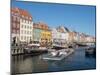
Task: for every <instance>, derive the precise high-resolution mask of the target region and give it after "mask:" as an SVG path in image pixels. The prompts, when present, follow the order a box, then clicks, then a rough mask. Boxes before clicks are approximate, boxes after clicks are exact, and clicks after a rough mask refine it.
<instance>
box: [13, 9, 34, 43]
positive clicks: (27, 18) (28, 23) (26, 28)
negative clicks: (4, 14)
mask: <svg viewBox="0 0 100 75" xmlns="http://www.w3.org/2000/svg"><path fill="white" fill-rule="evenodd" d="M11 12H12V13H11V16H13V18H12V21H11V22H12V23H11V27H12V38H15V37H16V38H17V39H18V40H19V42H21V43H23V42H27V43H29V42H30V41H31V40H32V26H33V21H32V16H31V15H30V13H29V12H28V11H26V10H23V9H20V8H12V9H11ZM13 20H16V21H13ZM13 26H15V28H16V29H15V28H14V27H13ZM15 32H16V33H15ZM13 33H15V34H13ZM15 35H16V36H15ZM17 35H18V36H17ZM12 40H13V39H12Z"/></svg>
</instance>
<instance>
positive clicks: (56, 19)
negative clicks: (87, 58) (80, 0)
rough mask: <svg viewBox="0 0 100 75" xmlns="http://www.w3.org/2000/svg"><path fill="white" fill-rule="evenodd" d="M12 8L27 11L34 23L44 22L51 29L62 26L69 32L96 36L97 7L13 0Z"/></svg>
mask: <svg viewBox="0 0 100 75" xmlns="http://www.w3.org/2000/svg"><path fill="white" fill-rule="evenodd" d="M11 7H18V8H21V9H24V10H27V11H28V12H29V13H30V14H31V15H32V17H33V22H44V23H46V24H47V25H48V26H49V27H51V28H53V27H58V26H60V25H62V26H65V27H67V28H68V29H69V30H72V31H77V32H81V33H85V34H88V35H91V36H95V27H96V7H95V6H90V5H75V4H74V5H73V4H57V3H39V2H25V1H15V0H12V3H11Z"/></svg>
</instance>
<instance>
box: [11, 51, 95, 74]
mask: <svg viewBox="0 0 100 75" xmlns="http://www.w3.org/2000/svg"><path fill="white" fill-rule="evenodd" d="M41 58H42V55H40V56H26V55H20V56H13V57H12V73H36V72H48V71H49V72H53V71H70V70H84V69H95V68H96V59H95V57H94V56H87V55H85V50H84V49H77V50H76V51H75V52H74V53H73V54H71V55H70V56H68V57H66V58H65V59H64V60H61V61H48V60H43V59H41Z"/></svg>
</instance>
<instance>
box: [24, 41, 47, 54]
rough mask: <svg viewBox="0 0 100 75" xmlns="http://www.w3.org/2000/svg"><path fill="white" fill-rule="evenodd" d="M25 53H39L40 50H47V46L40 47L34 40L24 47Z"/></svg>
mask: <svg viewBox="0 0 100 75" xmlns="http://www.w3.org/2000/svg"><path fill="white" fill-rule="evenodd" d="M24 50H25V52H26V53H40V52H45V51H47V48H46V47H45V48H44V47H40V44H39V43H38V42H34V43H31V44H28V45H27V46H26V47H25V48H24Z"/></svg>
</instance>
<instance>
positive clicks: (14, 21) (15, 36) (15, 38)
mask: <svg viewBox="0 0 100 75" xmlns="http://www.w3.org/2000/svg"><path fill="white" fill-rule="evenodd" d="M19 33H20V16H19V13H18V11H17V9H11V43H12V44H15V43H16V44H18V42H19Z"/></svg>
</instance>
